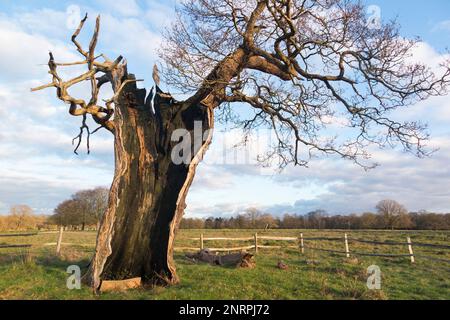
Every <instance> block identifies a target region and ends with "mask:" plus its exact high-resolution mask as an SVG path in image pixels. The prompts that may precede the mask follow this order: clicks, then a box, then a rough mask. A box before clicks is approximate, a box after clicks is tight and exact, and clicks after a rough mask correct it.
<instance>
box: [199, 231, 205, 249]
mask: <svg viewBox="0 0 450 320" xmlns="http://www.w3.org/2000/svg"><path fill="white" fill-rule="evenodd" d="M203 249H204V245H203V233H200V250H203Z"/></svg>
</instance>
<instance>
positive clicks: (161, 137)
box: [85, 75, 213, 290]
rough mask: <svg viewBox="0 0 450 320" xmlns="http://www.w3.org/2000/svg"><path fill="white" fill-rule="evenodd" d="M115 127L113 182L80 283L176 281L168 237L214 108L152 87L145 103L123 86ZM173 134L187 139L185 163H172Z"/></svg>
mask: <svg viewBox="0 0 450 320" xmlns="http://www.w3.org/2000/svg"><path fill="white" fill-rule="evenodd" d="M133 78H134V76H132V75H128V76H125V78H124V79H123V80H125V79H133ZM196 121H197V126H198V124H199V123H201V124H202V129H203V130H202V131H201V135H203V133H204V132H205V130H209V133H208V135H207V136H206V137H205V140H203V141H200V144H198V143H197V144H195V143H194V142H195V139H194V124H195V122H196ZM114 123H115V130H114V138H115V162H116V163H115V176H114V180H113V183H112V186H111V190H110V194H109V204H108V208H107V210H106V213H105V215H104V216H103V219H102V222H101V226H100V229H99V231H98V236H97V245H96V250H95V255H94V257H93V260H92V262H91V265H90V269H89V271H88V273H87V274H86V277H85V279H86V280H88V282H89V283H90V285H91V286H92V287H93V288H94V289H95V290H97V289H98V288H99V287H100V285H101V281H103V280H124V279H130V278H136V277H142V283H143V284H162V285H165V284H173V283H177V282H178V277H177V274H176V270H175V265H174V261H173V257H172V255H173V242H174V236H175V232H176V230H177V228H178V225H179V223H180V220H181V218H182V215H183V212H184V209H185V207H186V205H185V198H186V195H187V191H188V189H189V187H190V185H191V183H192V180H193V177H194V173H195V169H196V166H197V164H198V163H199V161H200V160H201V158H202V156H203V153H204V152H205V151H206V149H207V147H208V146H209V144H210V142H211V138H212V128H213V110H212V108H208V107H206V106H205V105H200V104H197V105H193V104H191V103H189V102H177V101H175V100H174V99H173V98H172V97H171V96H170V95H169V94H166V93H163V92H161V90H160V89H159V88H158V87H157V90H156V94H155V97H154V98H153V95H152V93H150V94H149V96H148V97H147V98H146V91H145V89H137V88H136V84H135V83H129V84H127V85H126V86H125V88H124V89H123V90H122V92H121V93H120V96H119V98H118V103H117V104H116V107H115V115H114ZM177 129H185V130H187V131H189V133H190V135H191V138H192V139H191V150H192V156H191V157H189V159H192V160H191V161H190V162H189V163H188V164H185V163H181V164H176V163H174V161H172V157H171V156H172V151H173V149H174V147H175V146H176V145H177V144H178V143H179V141H171V140H172V139H171V138H172V133H173V132H174V130H177ZM184 156H185V155H184Z"/></svg>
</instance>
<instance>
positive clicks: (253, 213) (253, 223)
mask: <svg viewBox="0 0 450 320" xmlns="http://www.w3.org/2000/svg"><path fill="white" fill-rule="evenodd" d="M244 215H245V217H246V218H247V220H248V221H249V222H250V227H251V228H253V229H255V228H257V222H258V219H259V218H260V217H261V215H262V213H261V211H260V210H258V209H256V208H248V209H247V210H245V213H244Z"/></svg>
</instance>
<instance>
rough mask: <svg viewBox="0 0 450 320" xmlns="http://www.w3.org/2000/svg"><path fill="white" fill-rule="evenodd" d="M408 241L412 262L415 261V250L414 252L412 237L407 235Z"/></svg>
mask: <svg viewBox="0 0 450 320" xmlns="http://www.w3.org/2000/svg"><path fill="white" fill-rule="evenodd" d="M406 241H408V250H409V254H410V255H411V263H414V252H413V248H412V242H411V238H410V237H407V238H406Z"/></svg>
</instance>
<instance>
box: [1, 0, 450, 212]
mask: <svg viewBox="0 0 450 320" xmlns="http://www.w3.org/2000/svg"><path fill="white" fill-rule="evenodd" d="M365 3H366V4H367V5H378V6H379V7H380V9H381V15H382V18H383V19H390V18H393V17H396V16H398V20H399V22H400V23H401V25H402V34H403V35H406V36H420V37H421V39H422V40H423V44H422V45H421V46H420V48H419V49H418V52H417V54H418V56H419V57H420V58H421V59H422V60H424V61H426V62H431V61H438V60H439V59H441V58H442V56H441V54H442V53H443V52H444V49H445V48H447V47H450V2H449V1H447V0H430V1H427V2H426V3H425V4H424V2H423V1H418V0H415V1H406V0H401V1H400V0H396V1H365ZM73 5H75V6H77V7H78V8H80V11H81V13H84V12H85V11H86V12H89V14H90V17H91V19H90V20H89V23H88V24H87V26H86V29H88V28H89V27H91V26H92V22H93V18H94V17H95V15H96V14H98V13H100V14H101V15H102V29H101V34H100V39H99V52H100V51H101V52H103V53H105V54H106V55H108V56H111V57H115V56H117V55H119V54H123V55H124V56H125V57H126V58H127V61H128V64H129V70H130V71H131V72H134V73H136V74H137V76H138V77H139V78H145V79H146V82H145V83H144V84H143V85H145V86H146V87H149V86H151V85H152V83H151V81H150V79H151V76H150V74H151V69H152V66H153V64H154V63H155V62H158V61H157V55H156V49H157V48H158V46H159V43H160V41H161V38H160V35H161V31H162V30H164V28H165V26H167V24H168V23H170V21H171V19H173V16H174V6H175V2H169V1H150V0H149V1H146V0H136V1H130V0H126V1H125V0H115V1H110V0H97V1H56V0H52V1H44V0H34V1H23V0H19V1H17V0H16V1H8V0H2V1H1V2H0V41H1V42H2V43H7V44H8V45H7V46H3V47H2V48H1V49H0V70H1V72H0V213H7V212H8V210H9V207H10V206H11V205H13V204H18V203H24V204H29V205H31V206H32V207H33V208H34V209H35V211H36V212H39V213H41V212H43V213H51V211H52V210H53V208H54V207H55V206H56V205H57V204H58V203H59V202H60V201H62V200H64V199H66V198H67V197H69V196H70V195H71V194H72V193H74V192H76V191H77V190H79V189H83V188H91V187H96V186H108V185H109V184H110V182H111V179H112V175H113V165H114V163H113V161H114V160H113V149H112V139H111V136H110V135H108V134H106V133H102V134H99V135H98V136H95V137H93V139H92V140H93V141H92V154H91V155H89V156H87V155H85V154H84V153H80V156H75V155H74V154H73V153H72V150H73V149H72V145H71V140H72V138H73V136H75V135H76V134H77V130H78V127H79V119H77V118H74V117H71V116H69V115H68V113H67V110H66V109H67V108H66V107H65V106H64V105H63V104H62V103H61V102H60V101H59V100H57V99H56V98H55V96H54V92H53V91H52V90H47V91H45V92H39V93H33V94H32V93H30V92H29V88H30V87H32V86H35V85H38V84H41V83H45V82H46V81H47V80H48V75H47V69H46V67H45V65H42V64H45V63H46V61H47V59H48V58H47V54H48V53H47V52H48V50H52V51H53V52H54V53H55V55H56V56H57V59H58V60H65V61H71V60H74V58H76V57H77V56H76V52H75V50H73V47H72V46H71V44H70V41H69V37H70V35H71V33H72V32H73V30H72V29H70V28H68V26H67V22H68V19H69V18H68V17H69V16H70V15H71V14H73V10H68V9H70V8H74V7H71V6H73ZM88 36H89V32H86V34H85V35H84V36H83V37H82V39H84V40H86V39H87V38H88ZM77 93H79V94H81V95H82V94H83V93H85V92H84V91H83V88H81V89H80V90H79V92H78V91H77ZM449 100H450V99H449V97H441V98H435V99H431V100H429V101H427V102H424V103H421V104H418V105H416V106H413V107H411V108H410V109H408V110H407V111H406V112H405V113H403V114H402V115H401V117H402V119H404V120H406V119H421V120H424V121H426V122H428V123H429V124H430V127H431V129H430V131H431V133H432V137H433V139H432V142H431V143H432V146H433V147H437V148H440V150H439V151H438V152H437V153H436V154H435V155H434V156H433V157H431V158H429V159H422V160H420V159H415V158H414V157H413V156H412V155H406V154H403V153H401V152H400V151H397V150H394V151H392V150H382V151H380V150H373V160H375V161H377V162H379V163H380V164H381V166H380V167H379V168H377V169H375V170H372V171H369V172H365V171H363V170H362V169H361V168H359V167H356V166H354V165H353V164H351V163H349V162H345V161H342V160H340V159H337V158H319V159H317V160H314V161H313V162H312V163H311V165H310V168H308V169H307V168H291V167H289V168H287V169H286V170H285V171H283V172H282V173H280V174H273V173H270V174H267V172H264V171H261V169H260V168H259V167H257V166H256V165H253V164H249V165H232V164H223V163H221V162H220V161H219V163H217V161H216V160H217V158H218V157H219V156H220V155H221V154H222V152H223V146H226V149H227V150H228V151H230V150H231V148H230V142H229V141H227V140H226V137H224V135H223V134H222V133H221V132H220V130H218V132H217V133H216V135H215V140H214V142H213V146H212V148H211V150H210V152H209V153H208V154H207V156H206V159H205V163H203V164H201V165H200V167H199V170H198V173H197V176H196V179H195V182H194V185H193V187H192V189H191V192H190V195H189V197H188V208H187V213H188V214H189V215H190V216H202V217H204V216H209V215H230V214H235V213H238V212H240V211H242V210H244V209H245V208H247V207H250V206H255V207H258V208H261V209H263V210H267V211H270V212H273V213H275V214H283V213H300V214H302V213H306V212H308V211H310V210H313V209H317V208H323V209H326V210H327V211H329V212H330V213H349V212H363V211H367V210H373V208H374V206H375V204H376V202H377V201H379V200H382V199H385V198H393V199H397V200H398V201H400V202H402V203H403V204H405V205H406V206H407V207H408V208H409V209H410V210H420V209H429V210H435V211H439V212H450V191H449V190H450V179H449V178H450V168H449V166H448V163H450V125H449V124H450V101H449Z"/></svg>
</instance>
